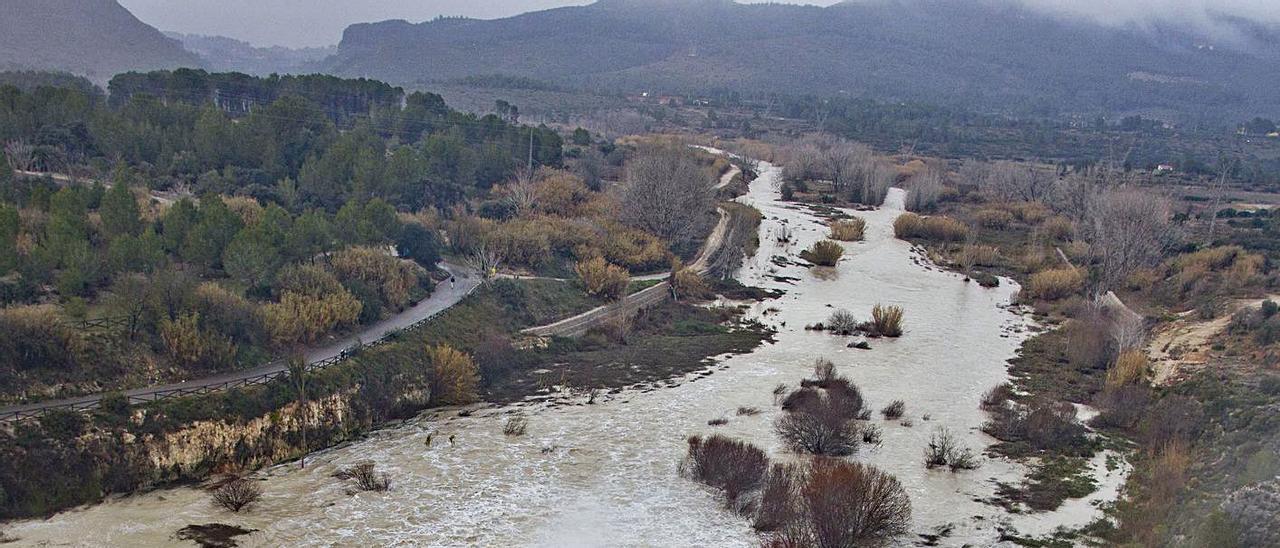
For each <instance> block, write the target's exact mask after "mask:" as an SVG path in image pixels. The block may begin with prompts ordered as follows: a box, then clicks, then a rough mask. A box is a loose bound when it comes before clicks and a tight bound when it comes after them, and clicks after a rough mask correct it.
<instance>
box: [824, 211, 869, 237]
mask: <svg viewBox="0 0 1280 548" xmlns="http://www.w3.org/2000/svg"><path fill="white" fill-rule="evenodd" d="M866 229H867V222H866V221H864V220H862V219H859V218H857V217H854V218H852V219H845V220H837V221H831V239H832V240H840V241H842V242H856V241H860V240H862V238H863V235H864V233H865V232H866Z"/></svg>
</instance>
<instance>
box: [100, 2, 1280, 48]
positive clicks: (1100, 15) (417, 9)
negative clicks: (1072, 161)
mask: <svg viewBox="0 0 1280 548" xmlns="http://www.w3.org/2000/svg"><path fill="white" fill-rule="evenodd" d="M739 1H742V0H739ZM755 1H765V0H755ZM773 1H778V0H773ZM853 1H879V0H853ZM900 1H903V0H900ZM905 1H910V0H905ZM952 1H956V2H971V1H1011V2H1017V3H1019V4H1022V5H1025V6H1027V7H1030V8H1032V9H1035V10H1037V11H1041V12H1044V13H1048V14H1053V15H1058V16H1064V17H1071V18H1077V19H1085V20H1089V21H1093V22H1097V23H1102V24H1107V25H1138V26H1147V25H1152V24H1167V23H1173V24H1180V25H1187V26H1190V27H1192V28H1194V29H1195V30H1198V31H1200V32H1204V33H1207V34H1210V35H1212V36H1215V37H1219V38H1223V39H1230V38H1234V37H1235V36H1236V32H1237V29H1235V28H1234V26H1233V25H1231V24H1229V23H1228V22H1226V21H1224V20H1223V16H1232V17H1238V18H1243V19H1246V20H1249V21H1253V22H1257V23H1263V24H1268V25H1280V2H1277V1H1276V0H952ZM591 2H592V0H487V1H484V2H476V1H475V0H425V1H424V0H368V1H361V2H351V1H349V0H120V3H121V4H123V5H124V6H125V7H126V8H128V9H129V10H130V11H132V12H133V13H134V15H136V16H137V17H138V18H139V19H142V20H143V21H145V22H146V23H148V24H151V25H153V26H155V27H157V28H160V29H161V30H170V31H177V32H185V33H193V34H210V35H221V36H229V37H232V38H237V39H240V40H246V41H249V42H252V43H254V44H258V45H282V46H290V47H302V46H327V45H332V44H336V43H337V42H338V41H339V40H340V39H341V38H342V31H343V29H345V28H346V27H347V26H348V25H350V24H352V23H362V22H370V21H381V20H386V19H405V20H409V21H425V20H429V19H433V18H435V17H438V16H441V15H445V16H456V15H461V16H467V17H476V18H484V19H490V18H498V17H508V16H512V15H517V14H520V13H524V12H528V11H535V10H542V9H548V8H555V7H563V6H573V5H585V4H590V3H591ZM783 3H792V4H814V5H823V6H828V5H831V4H835V3H837V0H813V1H804V0H791V1H785V0H784V2H783Z"/></svg>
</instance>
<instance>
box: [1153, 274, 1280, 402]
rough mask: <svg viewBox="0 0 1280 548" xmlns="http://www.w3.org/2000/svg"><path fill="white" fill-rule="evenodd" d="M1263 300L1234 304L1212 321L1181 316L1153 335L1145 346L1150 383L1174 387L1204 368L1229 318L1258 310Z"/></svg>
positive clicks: (1189, 315)
mask: <svg viewBox="0 0 1280 548" xmlns="http://www.w3.org/2000/svg"><path fill="white" fill-rule="evenodd" d="M1268 298H1270V299H1273V300H1274V299H1276V298H1277V297H1276V296H1271V297H1268ZM1264 300H1266V299H1244V300H1236V301H1233V302H1232V303H1231V304H1230V306H1229V309H1228V310H1227V311H1226V312H1225V313H1223V314H1222V315H1220V316H1218V317H1216V318H1214V319H1212V320H1194V319H1192V318H1191V316H1192V315H1193V314H1195V311H1187V312H1183V313H1182V314H1180V315H1179V316H1180V317H1179V318H1178V319H1177V320H1174V321H1173V322H1171V323H1169V324H1167V325H1166V326H1164V327H1163V328H1162V329H1160V330H1159V331H1157V332H1156V333H1154V334H1153V335H1152V337H1151V342H1150V343H1148V344H1147V355H1148V356H1150V357H1151V367H1152V370H1153V373H1154V374H1153V376H1152V382H1153V383H1155V384H1156V385H1161V386H1163V385H1169V384H1173V383H1175V382H1177V381H1179V380H1181V379H1183V378H1186V376H1187V375H1188V374H1189V373H1192V372H1194V371H1197V370H1199V369H1200V368H1202V367H1204V365H1205V364H1206V363H1208V361H1209V358H1211V357H1212V351H1213V341H1214V339H1216V338H1218V336H1219V335H1221V334H1222V333H1223V332H1224V331H1226V329H1227V326H1228V325H1230V324H1231V316H1232V315H1233V314H1235V313H1236V312H1237V311H1239V310H1241V309H1244V308H1252V307H1256V306H1259V305H1261V304H1262V301H1264Z"/></svg>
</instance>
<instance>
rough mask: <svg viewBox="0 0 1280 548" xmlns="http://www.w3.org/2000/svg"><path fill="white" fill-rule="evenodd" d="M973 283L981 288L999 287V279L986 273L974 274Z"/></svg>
mask: <svg viewBox="0 0 1280 548" xmlns="http://www.w3.org/2000/svg"><path fill="white" fill-rule="evenodd" d="M973 281H975V282H978V285H980V286H982V287H988V288H989V287H1000V278H997V277H995V276H993V275H991V274H988V273H986V272H974V273H973Z"/></svg>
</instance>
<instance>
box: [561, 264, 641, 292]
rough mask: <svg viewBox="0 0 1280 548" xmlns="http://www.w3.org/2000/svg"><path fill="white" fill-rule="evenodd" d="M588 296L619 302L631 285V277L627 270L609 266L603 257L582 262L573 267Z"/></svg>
mask: <svg viewBox="0 0 1280 548" xmlns="http://www.w3.org/2000/svg"><path fill="white" fill-rule="evenodd" d="M573 270H574V272H576V273H577V274H578V279H579V280H580V281H581V282H582V287H583V289H584V290H585V291H586V292H587V294H588V295H593V296H598V297H604V298H607V299H610V300H615V301H616V300H618V299H621V298H622V297H623V295H624V294H625V293H626V290H627V284H629V283H631V275H630V274H628V273H627V270H626V269H625V268H622V267H620V266H615V265H612V264H609V262H608V261H606V260H604V258H603V257H595V258H592V259H588V260H586V261H580V262H578V264H576V265H574V267H573Z"/></svg>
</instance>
